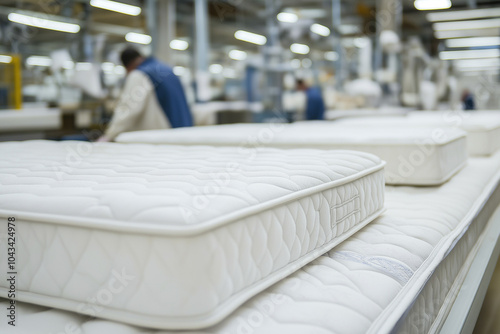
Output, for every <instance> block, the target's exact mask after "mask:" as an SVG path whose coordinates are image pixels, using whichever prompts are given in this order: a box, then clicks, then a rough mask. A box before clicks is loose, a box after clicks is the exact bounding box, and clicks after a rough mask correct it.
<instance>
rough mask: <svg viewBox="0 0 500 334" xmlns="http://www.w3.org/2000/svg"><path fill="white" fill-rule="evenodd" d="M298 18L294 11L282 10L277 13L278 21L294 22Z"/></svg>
mask: <svg viewBox="0 0 500 334" xmlns="http://www.w3.org/2000/svg"><path fill="white" fill-rule="evenodd" d="M298 19H299V17H298V16H297V15H296V14H294V13H285V12H282V13H279V14H278V21H280V22H286V23H295V22H297V20H298Z"/></svg>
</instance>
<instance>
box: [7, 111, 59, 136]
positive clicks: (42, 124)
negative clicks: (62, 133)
mask: <svg viewBox="0 0 500 334" xmlns="http://www.w3.org/2000/svg"><path fill="white" fill-rule="evenodd" d="M61 125H62V118H61V111H60V110H59V109H48V108H41V109H25V110H0V132H13V131H42V130H56V129H59V128H60V127H61Z"/></svg>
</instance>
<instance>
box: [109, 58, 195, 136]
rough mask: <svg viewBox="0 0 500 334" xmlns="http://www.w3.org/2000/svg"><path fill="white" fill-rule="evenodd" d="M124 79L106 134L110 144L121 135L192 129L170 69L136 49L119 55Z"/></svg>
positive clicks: (189, 115)
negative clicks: (137, 132) (171, 129)
mask: <svg viewBox="0 0 500 334" xmlns="http://www.w3.org/2000/svg"><path fill="white" fill-rule="evenodd" d="M121 60H122V63H123V66H125V68H126V70H127V78H126V80H125V85H124V89H123V92H122V94H121V97H120V100H119V102H118V105H117V107H116V108H115V111H114V114H113V117H112V119H111V122H110V124H109V126H108V128H107V130H106V131H105V134H104V135H103V136H102V137H101V138H100V139H99V141H112V140H114V139H115V138H116V137H117V136H118V135H119V134H120V133H123V132H130V131H140V130H158V129H168V128H179V127H187V126H193V118H192V116H191V112H190V110H189V106H188V104H187V100H186V96H185V94H184V89H183V87H182V84H181V82H180V80H179V78H178V77H177V76H176V75H175V74H174V72H173V71H172V68H171V67H169V66H168V65H166V64H163V63H161V62H159V61H158V60H156V59H155V58H152V57H151V58H146V57H143V56H142V55H141V54H140V53H139V52H138V51H137V50H136V49H134V48H127V49H125V50H124V51H123V52H122V54H121Z"/></svg>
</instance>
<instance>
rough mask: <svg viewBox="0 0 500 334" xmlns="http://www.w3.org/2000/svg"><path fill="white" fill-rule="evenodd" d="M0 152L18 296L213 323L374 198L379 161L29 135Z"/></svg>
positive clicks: (302, 259) (314, 250) (111, 312)
mask: <svg viewBox="0 0 500 334" xmlns="http://www.w3.org/2000/svg"><path fill="white" fill-rule="evenodd" d="M0 156H2V159H1V160H0V217H1V219H3V220H4V221H6V220H7V217H15V218H16V228H17V232H16V233H17V241H16V242H17V253H18V254H19V256H18V259H17V261H18V262H17V264H16V266H17V270H18V271H19V276H18V281H17V287H16V288H17V296H16V297H17V298H18V300H20V301H25V302H29V303H34V304H39V305H45V306H51V307H56V308H60V309H64V310H69V311H73V312H79V313H83V314H88V315H91V316H98V317H100V318H107V319H113V320H117V321H121V322H125V323H130V324H134V325H139V326H147V327H153V328H161V329H181V328H182V329H185V328H187V329H193V328H200V327H206V326H210V325H213V324H215V323H217V322H218V321H220V320H221V319H223V318H224V317H226V316H227V315H228V314H229V313H231V312H232V311H233V310H234V309H236V308H237V307H238V306H239V305H240V304H242V303H243V302H245V301H246V300H248V299H250V298H251V297H252V296H254V295H256V294H257V293H259V292H260V291H262V290H264V289H265V288H267V287H269V286H270V285H272V284H273V283H276V282H277V281H279V280H281V279H282V278H284V277H285V276H287V275H289V274H291V273H293V272H294V271H296V270H297V269H299V268H300V267H302V266H304V265H305V264H307V263H309V262H311V261H312V260H314V259H315V258H317V257H318V256H320V255H321V254H323V253H325V252H326V251H328V250H330V249H331V248H332V247H334V246H336V245H337V244H339V243H340V242H342V241H343V240H345V239H346V238H347V237H349V236H350V235H352V234H353V233H355V232H356V231H358V230H360V229H361V228H362V227H364V226H365V225H366V224H368V223H369V222H371V221H372V220H373V219H374V218H375V217H376V216H378V215H379V214H380V212H381V211H382V210H383V202H384V171H383V166H384V163H383V162H382V161H381V160H380V159H379V158H377V157H375V156H373V155H369V154H366V153H361V152H349V151H326V152H325V151H319V150H294V151H282V150H277V149H266V150H261V151H259V152H258V153H257V154H252V155H249V154H247V153H245V152H240V151H238V149H237V148H214V147H171V146H168V147H167V146H148V145H121V144H112V143H111V144H90V143H83V142H61V143H56V142H47V141H33V142H17V143H16V142H12V143H3V144H0ZM6 228H7V227H6V224H2V233H6V230H5V229H6ZM0 247H1V248H2V249H5V247H7V245H6V240H5V239H2V240H1V242H0ZM6 260H7V258H6V256H5V254H4V253H2V257H1V261H0V266H1V267H2V268H5V267H6V266H7V264H6ZM7 291H8V283H7V282H6V281H5V280H3V281H2V282H1V283H0V296H3V297H6V296H7Z"/></svg>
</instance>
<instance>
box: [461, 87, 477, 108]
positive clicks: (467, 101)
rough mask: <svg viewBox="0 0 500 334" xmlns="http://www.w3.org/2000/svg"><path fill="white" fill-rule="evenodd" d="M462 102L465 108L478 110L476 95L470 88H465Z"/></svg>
mask: <svg viewBox="0 0 500 334" xmlns="http://www.w3.org/2000/svg"><path fill="white" fill-rule="evenodd" d="M462 102H463V104H464V110H476V103H475V102H474V96H473V95H472V93H471V92H470V91H469V90H468V89H466V90H464V93H463V94H462Z"/></svg>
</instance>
